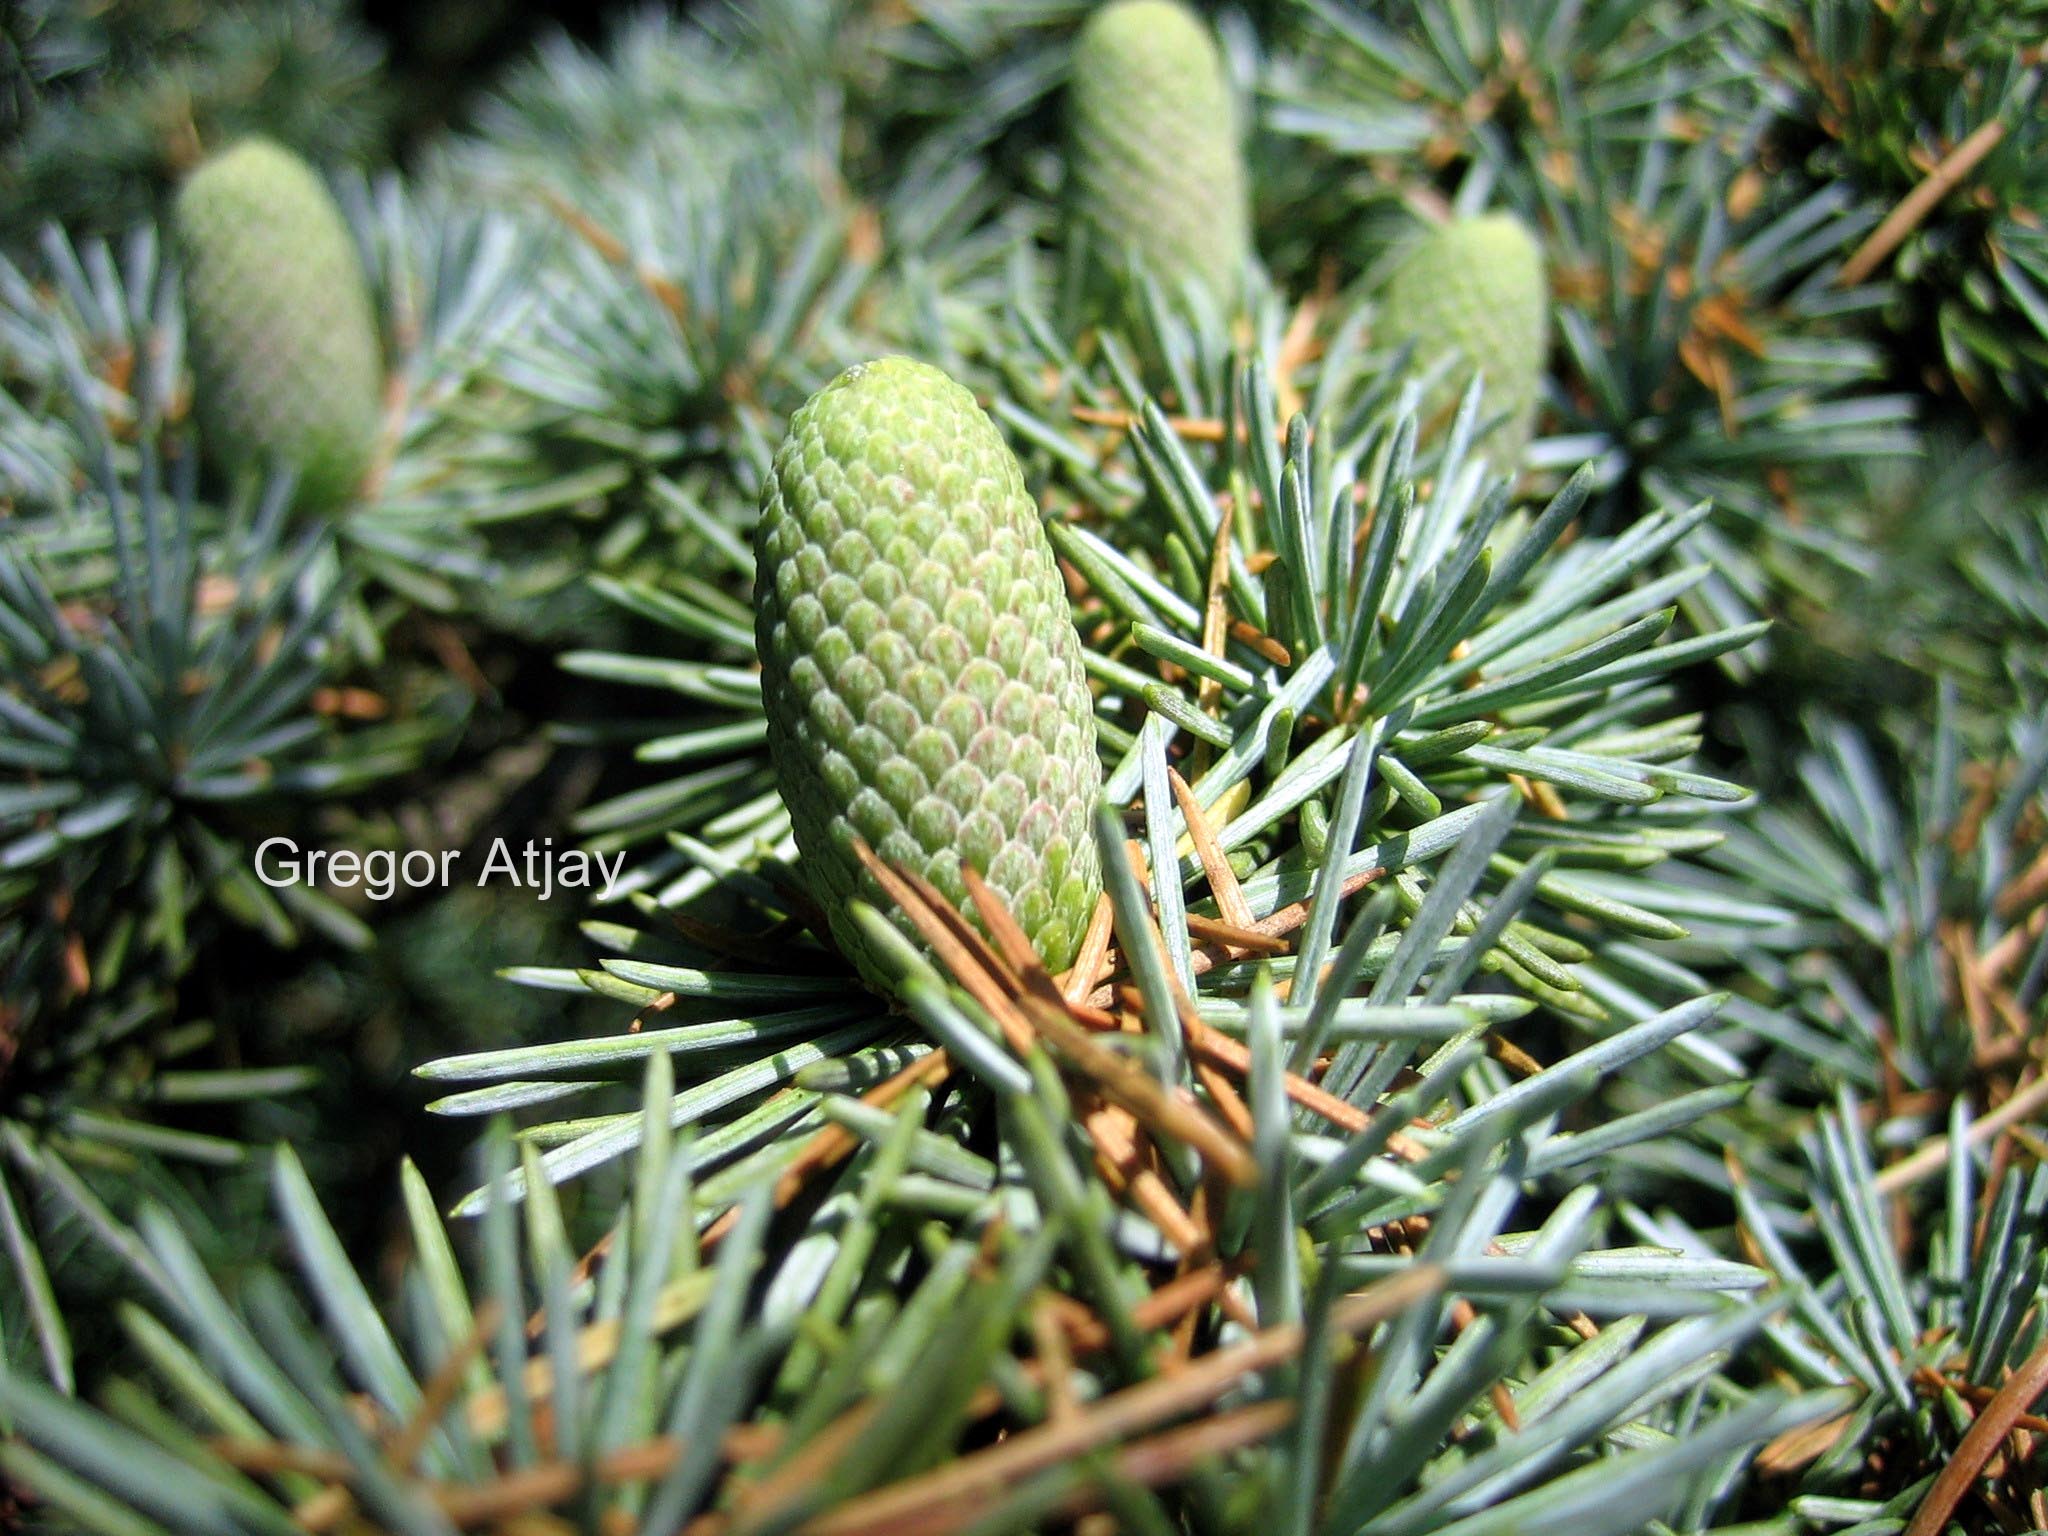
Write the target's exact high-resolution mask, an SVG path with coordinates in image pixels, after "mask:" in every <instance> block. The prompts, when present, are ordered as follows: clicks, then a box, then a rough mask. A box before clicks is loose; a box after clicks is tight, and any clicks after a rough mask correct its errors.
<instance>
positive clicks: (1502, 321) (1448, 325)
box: [1379, 213, 1550, 470]
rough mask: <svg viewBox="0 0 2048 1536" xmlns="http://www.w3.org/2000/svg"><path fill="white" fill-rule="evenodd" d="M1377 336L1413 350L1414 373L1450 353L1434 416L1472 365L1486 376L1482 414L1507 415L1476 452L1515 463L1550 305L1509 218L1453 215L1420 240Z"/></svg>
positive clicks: (1460, 389)
mask: <svg viewBox="0 0 2048 1536" xmlns="http://www.w3.org/2000/svg"><path fill="white" fill-rule="evenodd" d="M1380 316H1381V319H1380V338H1379V339H1380V340H1382V341H1384V342H1386V343H1387V344H1388V345H1389V346H1398V345H1401V344H1402V343H1404V342H1411V341H1412V342H1413V343H1414V344H1415V361H1416V364H1417V366H1418V367H1425V368H1426V367H1431V366H1433V365H1434V364H1436V363H1437V362H1438V361H1439V360H1441V359H1444V358H1446V357H1448V358H1449V359H1450V363H1449V368H1448V370H1447V372H1446V374H1445V377H1444V382H1443V383H1442V384H1441V385H1440V386H1439V387H1438V389H1437V390H1436V391H1435V392H1434V393H1433V394H1432V395H1431V397H1430V399H1429V401H1428V407H1427V408H1428V410H1429V411H1430V413H1431V414H1432V415H1435V414H1441V413H1443V412H1447V411H1449V410H1450V409H1451V408H1452V407H1453V406H1454V405H1455V404H1456V403H1457V401H1458V398H1459V397H1460V396H1461V395H1462V394H1463V393H1464V391H1465V386H1466V385H1467V384H1469V383H1470V382H1471V379H1472V373H1473V371H1474V370H1475V369H1476V370H1478V372H1479V373H1480V375H1481V376H1482V378H1483V379H1484V380H1485V397H1484V399H1483V401H1482V402H1481V410H1482V412H1483V414H1484V415H1485V416H1487V417H1489V418H1491V417H1496V416H1499V415H1500V414H1501V413H1503V412H1505V413H1506V420H1504V421H1503V422H1501V424H1500V425H1499V426H1497V427H1495V428H1494V429H1493V430H1492V431H1491V432H1489V433H1487V434H1485V435H1484V436H1483V437H1482V438H1481V440H1480V442H1479V444H1478V445H1477V446H1478V448H1479V450H1480V451H1481V452H1483V453H1485V454H1486V455H1487V457H1488V458H1490V459H1491V460H1492V461H1493V463H1494V465H1495V467H1496V468H1499V469H1503V470H1512V469H1514V468H1516V467H1517V466H1519V465H1520V463H1521V459H1522V450H1523V449H1524V448H1526V447H1527V446H1528V444H1529V435H1530V433H1531V432H1532V431H1533V430H1534V428H1535V425H1536V406H1537V403H1538V399H1539V396H1540V392H1541V390H1542V384H1543V365H1544V359H1545V356H1546V354H1547V353H1548V351H1549V347H1550V299H1549V293H1548V288H1547V284H1546V281H1545V278H1544V273H1543V251H1542V248H1541V247H1540V246H1538V245H1537V243H1536V239H1535V236H1533V235H1532V234H1530V233H1529V230H1528V227H1527V226H1526V225H1524V224H1523V223H1522V221H1521V220H1520V219H1517V218H1516V217H1515V216H1514V215H1513V214H1507V213H1490V214H1485V215H1482V216H1480V217H1478V218H1470V219H1454V220H1452V221H1451V222H1450V223H1448V224H1444V225H1441V226H1439V227H1438V228H1436V229H1434V230H1432V231H1430V233H1429V234H1428V235H1426V236H1424V237H1423V239H1422V240H1420V241H1419V242H1417V244H1416V246H1415V248H1414V249H1413V250H1412V251H1410V252H1409V254H1408V256H1407V258H1406V259H1405V260H1404V261H1403V262H1402V263H1401V265H1400V267H1399V268H1398V269H1397V270H1396V271H1395V273H1394V275H1393V277H1392V278H1391V279H1390V280H1389V281H1388V283H1387V289H1386V292H1385V294H1384V295H1383V297H1382V301H1381V308H1380Z"/></svg>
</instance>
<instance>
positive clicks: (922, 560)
mask: <svg viewBox="0 0 2048 1536" xmlns="http://www.w3.org/2000/svg"><path fill="white" fill-rule="evenodd" d="M756 547H757V553H758V557H759V569H758V575H757V577H756V580H755V591H754V598H755V614H756V618H755V624H756V629H757V633H758V637H759V640H760V649H761V666H762V677H761V690H762V695H763V699H764V702H765V704H766V707H767V714H768V748H769V753H770V756H771V758H772V760H773V762H774V765H775V773H776V778H777V780H778V782H779V783H780V785H781V788H782V794H783V798H784V799H785V800H786V801H787V802H788V804H789V810H790V816H791V819H792V820H793V822H794V823H795V829H796V840H797V847H798V850H799V851H800V852H801V854H802V862H801V866H800V867H801V870H802V873H803V875H804V877H805V879H806V881H807V882H808V884H809V886H810V889H811V892H812V895H813V896H814V897H815V899H816V900H817V901H818V903H819V904H820V905H821V906H822V907H823V908H824V909H825V915H826V916H827V917H828V918H829V919H830V921H831V925H832V933H833V937H834V938H835V939H836V940H837V941H838V943H839V946H840V948H841V949H842V950H843V951H844V952H845V953H846V955H847V956H848V958H850V959H851V960H852V961H853V962H854V963H855V965H857V966H858V967H859V968H860V970H861V971H862V973H863V974H864V975H866V976H867V977H868V978H869V979H870V980H873V981H876V982H878V983H885V984H886V982H887V981H888V980H889V979H890V978H889V976H888V974H887V970H886V968H885V967H884V966H883V965H882V964H881V963H880V962H879V960H878V958H877V957H875V956H874V955H872V954H871V953H870V951H869V948H868V945H867V944H866V943H865V942H864V941H863V939H862V937H861V934H860V930H859V929H858V927H857V926H856V925H855V923H854V921H853V919H852V917H851V915H850V914H849V912H848V911H847V904H848V902H849V901H851V900H852V899H854V898H855V897H860V898H862V899H865V900H867V901H870V902H873V903H874V904H876V905H877V906H879V907H881V908H882V909H883V910H885V911H887V910H889V909H890V907H889V903H887V902H886V901H885V900H884V899H883V898H882V894H881V892H880V890H879V889H878V888H877V887H876V885H875V882H874V881H873V880H872V879H871V878H870V877H869V876H868V875H867V874H866V872H865V871H864V870H863V869H862V867H861V865H860V863H859V861H858V860H857V858H856V857H855V854H854V842H855V840H856V839H864V840H865V841H866V842H867V843H868V844H869V846H871V847H872V848H873V849H874V850H875V851H876V852H877V853H878V854H880V855H881V856H882V857H883V858H884V859H888V860H892V861H898V862H901V863H903V864H906V865H908V866H910V867H911V868H913V869H915V870H917V871H919V872H920V873H922V874H923V875H924V876H925V877H926V878H927V879H929V880H930V881H931V882H932V883H933V884H934V885H936V886H937V887H938V888H939V889H940V890H941V891H943V892H944V893H945V894H946V895H947V896H948V897H949V898H950V899H952V900H953V902H954V903H955V904H957V905H960V906H962V907H963V908H965V907H966V905H967V900H966V889H965V886H964V883H963V882H962V880H961V877H960V866H961V862H962V861H963V860H964V861H965V862H966V863H968V864H971V865H973V866H974V868H975V869H976V870H977V871H978V872H980V873H981V874H982V875H984V876H986V877H987V879H988V882H989V884H990V885H991V886H993V887H994V888H995V890H996V891H997V892H998V893H999V894H1000V895H1001V896H1002V897H1003V898H1004V899H1005V901H1006V902H1007V904H1008V905H1009V907H1010V909H1011V911H1012V912H1013V913H1015V915H1016V916H1017V918H1018V920H1019V921H1020V922H1021V923H1022V924H1023V927H1024V930H1025V932H1026V933H1027V934H1029V935H1030V937H1031V939H1032V942H1033V943H1034V944H1036V945H1037V947H1038V950H1039V953H1040V954H1041V955H1042V956H1043V957H1044V958H1045V960H1046V961H1047V963H1048V964H1049V965H1051V966H1052V967H1053V968H1054V969H1059V968H1062V967H1064V966H1065V965H1067V964H1068V963H1069V962H1070V961H1071V960H1072V958H1073V955H1074V951H1075V949H1076V948H1077V946H1078V945H1079V942H1080V939H1081V935H1082V932H1083V931H1084V930H1085V928H1086V927H1087V924H1088V918H1089V916H1090V914H1091V913H1092V911H1093V910H1094V906H1095V900H1096V896H1097V894H1098V892H1099V891H1100V889H1101V877H1100V871H1099V868H1098V863H1097V859H1096V853H1095V844H1094V841H1093V839H1092V837H1091V835H1090V831H1089V816H1090V813H1091V809H1092V806H1093V803H1094V801H1095V800H1096V798H1097V797H1098V796H1099V795H1100V794H1101V792H1102V769H1101V764H1100V762H1099V761H1098V759H1097V757H1096V755H1095V720H1094V711H1093V705H1092V702H1091V700H1090V697H1089V693H1088V684H1087V680H1086V677H1085V675H1084V674H1083V672H1082V670H1081V647H1080V640H1079V638H1078V636H1076V634H1075V632H1074V624H1073V618H1072V613H1071V610H1070V608H1069V606H1068V602H1067V595H1066V589H1065V586H1064V584H1063V583H1062V582H1061V580H1060V575H1059V569H1058V567H1057V565H1056V564H1055V563H1054V560H1053V555H1052V548H1051V546H1050V544H1049V543H1048V542H1047V541H1046V537H1045V532H1044V530H1043V528H1041V527H1040V525H1039V521H1038V512H1037V508H1036V507H1035V506H1034V505H1033V503H1032V500H1031V497H1030V494H1029V493H1028V492H1027V491H1026V490H1025V488H1024V478H1023V474H1022V472H1021V471H1020V470H1019V468H1018V466H1017V461H1016V459H1015V457H1014V456H1013V455H1012V454H1011V453H1010V450H1009V448H1008V447H1007V446H1005V444H1004V443H1003V440H1002V438H1001V437H1000V436H999V435H998V434H997V432H996V428H995V424H994V423H993V422H991V421H990V420H989V419H988V417H987V416H986V415H984V414H983V413H982V411H981V409H980V407H979V406H977V405H976V404H975V403H974V397H973V396H972V395H970V394H969V393H968V392H967V391H966V390H965V389H963V388H961V387H960V386H959V385H958V384H956V383H954V382H953V381H952V380H951V379H950V378H948V377H947V376H946V375H945V374H944V373H941V372H940V371H939V370H938V369H936V368H932V367H929V366H927V365H925V364H923V363H916V362H911V361H910V360H908V359H906V358H900V357H890V358H883V359H882V360H881V361H879V362H873V363H867V364H863V365H860V366H857V367H853V368H849V369H848V370H847V371H846V372H845V373H843V374H841V375H840V376H839V377H838V378H837V379H835V380H833V381H832V382H831V383H830V384H828V385H826V386H825V388H824V389H822V390H820V391H819V392H818V393H817V394H816V395H814V396H812V398H811V399H810V401H809V402H808V403H807V404H805V405H804V407H803V408H802V409H801V410H799V411H798V412H797V413H796V416H795V417H794V419H793V420H792V421H791V422H790V426H789V435H788V436H787V437H786V438H784V439H783V442H782V446H781V448H780V449H779V450H778V451H777V453H776V456H775V465H774V470H773V473H772V474H771V476H770V477H769V481H768V485H767V489H766V492H765V494H764V496H763V498H762V508H761V522H760V528H759V531H758V533H757V535H756Z"/></svg>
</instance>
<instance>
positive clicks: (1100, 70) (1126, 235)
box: [1067, 0, 1251, 307]
mask: <svg viewBox="0 0 2048 1536" xmlns="http://www.w3.org/2000/svg"><path fill="white" fill-rule="evenodd" d="M1245 196H1246V194H1245V174H1244V158H1243V154H1242V151H1241V149H1240V147H1239V144H1238V134H1237V122H1236V113H1235V110H1234V105H1233V103H1232V100H1231V93H1230V86H1229V82H1228V81H1227V80H1226V79H1225V78H1224V73H1223V60H1222V58H1221V57H1220V56H1219V55H1218V53H1217V51H1216V43H1215V39H1213V38H1212V37H1211V36H1210V35H1209V29H1208V28H1207V27H1206V26H1204V25H1203V23H1202V22H1201V20H1200V19H1199V18H1198V17H1196V16H1195V15H1193V14H1192V13H1191V12H1189V11H1188V10H1186V9H1185V8H1183V7H1182V6H1180V5H1179V4H1177V3H1175V0H1114V3H1113V4H1110V5H1107V6H1104V7H1103V8H1102V9H1101V10H1099V11H1097V12H1096V13H1095V14H1094V15H1093V16H1092V17H1090V18H1089V20H1088V24H1087V25H1086V26H1085V27H1083V28H1082V29H1081V36H1080V40H1079V41H1078V42H1077V43H1076V44H1075V47H1074V73H1073V82H1072V84H1071V85H1070V86H1069V87H1068V92H1067V202H1068V220H1069V236H1068V238H1069V239H1081V240H1085V241H1086V242H1087V243H1088V247H1089V250H1090V252H1091V253H1092V254H1093V256H1094V257H1095V258H1097V260H1098V263H1099V262H1103V261H1107V262H1119V261H1121V260H1123V259H1124V258H1125V257H1126V256H1134V257H1135V258H1136V259H1137V260H1138V262H1139V263H1140V264H1141V265H1142V266H1143V267H1145V268H1146V269H1147V270H1148V271H1150V272H1152V273H1153V274H1154V275H1155V276H1157V277H1159V278H1162V279H1164V280H1165V281H1167V282H1169V283H1176V284H1177V283H1183V282H1189V281H1192V282H1194V283H1197V284H1199V285H1201V286H1202V287H1203V288H1204V289H1206V290H1207V291H1208V292H1209V294H1210V295H1211V296H1212V297H1214V298H1215V300H1216V301H1217V302H1218V303H1219V304H1221V305H1223V306H1225V307H1228V306H1230V305H1231V304H1232V303H1233V302H1234V301H1235V299H1236V298H1237V296H1238V291H1239V286H1240V284H1241V283H1242V281H1243V273H1244V263H1245V257H1246V255H1247V253H1248V252H1249V250H1250V248H1251V236H1250V230H1249V217H1248V213H1247V210H1246V204H1245Z"/></svg>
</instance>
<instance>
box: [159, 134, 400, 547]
mask: <svg viewBox="0 0 2048 1536" xmlns="http://www.w3.org/2000/svg"><path fill="white" fill-rule="evenodd" d="M177 232H178V245H179V252H180V256H181V259H182V261H183V265H184V272H185V311H186V330H187V332H188V333H189V338H190V347H191V352H192V364H193V371H194V373H195V374H196V376H197V389H198V404H199V409H200V411H201V413H202V415H203V416H204V418H205V420H206V424H207V427H208V440H209V443H210V444H211V446H212V448H213V450H214V452H215V454H216V455H217V457H218V460H219V462H220V465H221V467H222V468H223V469H226V470H228V471H229V472H231V473H232V472H235V471H238V470H241V469H243V468H245V467H247V466H250V465H255V466H259V467H262V468H269V467H271V466H272V465H274V464H275V465H283V466H288V467H290V468H292V469H295V470H297V471H298V475H299V485H298V501H299V505H301V506H305V507H331V506H333V505H334V504H336V503H338V502H341V501H345V500H346V499H347V498H348V497H349V495H350V494H351V493H352V492H353V491H354V490H355V489H356V487H357V486H358V485H359V484H361V482H362V479H363V475H364V472H365V471H366V470H367V469H368V468H369V466H370V459H371V456H372V455H373V453H374V452H375V450H376V444H377V430H378V417H379V412H380V409H381V398H382V394H383V386H384V370H383V364H382V361H381V360H380V358H379V354H378V346H377V327H376V321H375V319H374V318H373V316H372V314H371V309H370V298H369V294H368V292H367V291H366V290H365V288H364V284H363V274H362V269H361V267H360V265H359V264H358V263H357V260H356V248H355V242H354V241H353V240H352V239H351V238H350V236H349V232H348V228H347V226H346V225H345V224H344V223H343V222H342V217H341V211H340V210H339V209H338V208H336V207H335V206H334V201H333V199H332V198H330V197H329V196H328V195H327V189H326V188H325V187H323V186H322V185H321V184H320V179H319V177H317V176H315V175H314V174H313V172H312V170H311V169H310V168H309V167H308V166H307V165H306V164H305V163H304V162H303V161H301V160H300V159H299V158H298V157H297V156H296V155H294V154H292V153H291V151H290V150H287V149H284V148H282V147H281V146H279V145H277V144H273V143H271V142H270V141H269V140H267V139H243V140H242V141H241V142H240V143H238V144H236V145H235V146H234V147H233V148H231V149H228V150H226V151H224V152H222V153H221V154H219V155H216V156H214V157H213V158H212V159H211V160H209V161H207V162H206V163H205V164H204V165H202V166H201V167H200V168H199V169H198V170H197V171H195V172H194V173H193V174H192V177H191V179H190V180H189V181H187V182H186V183H185V185H184V187H183V189H182V190H181V191H180V192H179V194H178V203H177Z"/></svg>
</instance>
